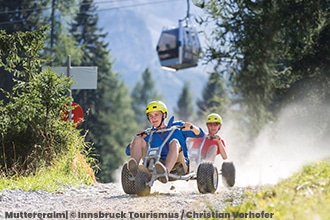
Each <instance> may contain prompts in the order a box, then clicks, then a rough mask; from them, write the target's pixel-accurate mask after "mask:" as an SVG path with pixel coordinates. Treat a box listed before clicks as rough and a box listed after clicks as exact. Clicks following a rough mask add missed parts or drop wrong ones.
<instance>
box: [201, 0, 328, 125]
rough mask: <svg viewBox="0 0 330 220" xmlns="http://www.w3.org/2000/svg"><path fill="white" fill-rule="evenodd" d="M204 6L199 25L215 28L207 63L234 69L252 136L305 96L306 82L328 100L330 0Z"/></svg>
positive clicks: (232, 76) (232, 79)
mask: <svg viewBox="0 0 330 220" xmlns="http://www.w3.org/2000/svg"><path fill="white" fill-rule="evenodd" d="M203 7H204V8H205V10H206V11H207V12H208V15H209V17H208V20H207V21H206V20H202V19H201V23H204V24H206V23H208V22H210V21H211V23H212V24H215V26H216V28H215V29H214V30H213V31H212V36H213V38H212V43H211V44H210V45H212V46H210V47H209V49H208V50H207V53H206V58H207V59H208V60H209V61H210V60H213V61H215V62H216V63H217V64H218V67H220V68H221V67H222V66H224V65H225V66H227V64H228V66H229V67H230V68H228V70H229V74H230V78H229V79H230V82H231V85H232V87H233V89H234V92H235V94H236V97H238V98H236V100H235V101H236V102H237V103H239V104H240V106H241V110H245V111H246V115H248V116H249V121H250V124H251V125H254V128H253V129H251V130H252V131H258V129H259V128H260V127H261V126H262V125H263V124H264V123H265V122H266V121H268V120H269V119H270V118H271V116H272V114H274V113H276V112H277V111H278V109H279V107H280V106H281V104H282V103H283V102H285V100H292V99H294V97H296V94H295V95H293V94H294V93H295V92H294V91H296V89H297V87H300V88H301V91H304V92H306V90H303V89H302V87H304V85H305V83H302V81H304V80H307V79H313V81H314V82H315V83H316V82H317V83H318V84H319V89H320V88H321V89H320V90H319V91H321V93H320V94H319V95H320V96H321V97H329V95H328V94H329V92H328V91H329V90H328V89H327V88H329V73H328V71H327V69H328V68H329V57H330V55H329V41H330V40H329V39H330V38H329V37H328V36H329V21H330V20H329V0H323V1H317V2H315V1H284V0H282V1H226V0H223V1H215V0H211V1H209V2H207V3H205V4H204V5H203ZM213 45H218V46H213ZM314 85H315V84H314Z"/></svg>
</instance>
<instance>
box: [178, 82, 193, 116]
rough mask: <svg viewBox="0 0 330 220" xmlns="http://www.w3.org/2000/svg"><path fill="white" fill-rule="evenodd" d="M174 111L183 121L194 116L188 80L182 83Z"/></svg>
mask: <svg viewBox="0 0 330 220" xmlns="http://www.w3.org/2000/svg"><path fill="white" fill-rule="evenodd" d="M174 113H175V115H176V116H177V117H178V118H179V119H180V120H184V121H190V120H191V119H192V117H193V116H194V105H193V100H192V94H191V92H190V84H189V82H185V83H184V85H183V88H182V91H181V94H180V96H179V99H178V102H177V108H176V109H174Z"/></svg>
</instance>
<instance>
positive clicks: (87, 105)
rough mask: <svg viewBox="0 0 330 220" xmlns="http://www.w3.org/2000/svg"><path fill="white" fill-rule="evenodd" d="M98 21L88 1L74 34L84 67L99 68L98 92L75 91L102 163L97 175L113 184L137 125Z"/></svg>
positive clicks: (72, 29) (82, 8)
mask: <svg viewBox="0 0 330 220" xmlns="http://www.w3.org/2000/svg"><path fill="white" fill-rule="evenodd" d="M97 22H98V16H97V14H96V7H95V5H94V3H93V1H92V0H84V1H83V2H82V3H81V5H80V10H79V13H78V14H77V16H76V18H75V19H74V22H73V24H72V27H71V31H70V32H71V33H72V34H73V36H74V38H75V41H76V44H77V46H79V47H81V48H82V51H84V54H83V58H82V59H81V61H80V65H82V66H97V67H98V79H97V89H96V90H77V91H73V97H74V99H75V101H76V102H78V103H79V104H80V105H81V106H82V107H83V109H85V110H87V112H88V115H87V117H86V121H85V122H84V123H83V124H82V127H83V129H84V130H86V131H88V134H87V137H86V140H87V141H90V142H92V143H93V144H94V148H95V153H96V155H97V158H98V160H99V162H100V172H99V173H98V175H97V176H98V178H99V180H100V181H101V182H110V181H113V180H114V176H113V174H114V171H115V170H116V169H117V168H118V167H119V166H120V165H121V164H122V162H123V159H124V152H125V147H126V145H127V144H128V143H129V141H130V140H131V138H132V134H133V133H134V132H135V131H136V129H137V126H136V124H135V122H134V115H133V111H132V110H131V107H130V106H131V102H130V99H129V98H128V91H127V89H126V87H125V85H124V83H123V82H122V81H120V80H119V75H118V74H117V73H115V72H113V71H112V70H111V69H112V63H111V62H110V53H109V51H108V50H107V49H106V47H107V45H106V44H105V43H104V38H105V36H106V35H105V34H103V33H102V31H101V29H99V28H98V27H97Z"/></svg>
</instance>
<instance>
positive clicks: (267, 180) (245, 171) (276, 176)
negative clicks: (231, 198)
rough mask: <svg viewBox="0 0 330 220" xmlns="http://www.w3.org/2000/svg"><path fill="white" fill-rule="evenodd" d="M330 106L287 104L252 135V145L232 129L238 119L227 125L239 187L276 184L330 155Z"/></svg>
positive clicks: (228, 142) (228, 139)
mask: <svg viewBox="0 0 330 220" xmlns="http://www.w3.org/2000/svg"><path fill="white" fill-rule="evenodd" d="M329 107H330V106H329V105H314V104H308V103H306V102H298V103H292V104H289V105H287V106H286V107H285V108H283V109H282V110H281V111H280V113H279V115H278V118H277V120H276V121H274V122H272V123H269V124H267V125H266V126H265V127H264V128H263V129H262V131H261V132H260V133H259V135H258V136H257V137H255V138H254V139H253V137H252V143H253V144H252V146H250V147H246V146H244V143H242V142H240V140H239V139H238V138H237V137H239V135H236V136H235V134H237V132H235V131H233V130H231V127H234V126H232V125H231V123H235V122H234V121H232V122H229V123H228V126H227V125H225V126H224V130H223V131H221V132H222V136H224V137H225V138H226V141H227V145H228V149H229V151H230V160H232V161H234V163H235V166H236V186H254V185H266V184H276V183H277V182H279V181H280V180H283V179H285V178H288V177H290V176H291V175H292V174H293V173H294V172H297V171H299V169H301V168H302V166H303V165H305V164H307V163H310V162H313V161H316V160H320V159H324V158H328V157H330V147H329V141H330V137H329V134H328V133H327V132H329V124H330V117H329V116H330V114H329V109H330V108H329ZM217 163H221V161H217Z"/></svg>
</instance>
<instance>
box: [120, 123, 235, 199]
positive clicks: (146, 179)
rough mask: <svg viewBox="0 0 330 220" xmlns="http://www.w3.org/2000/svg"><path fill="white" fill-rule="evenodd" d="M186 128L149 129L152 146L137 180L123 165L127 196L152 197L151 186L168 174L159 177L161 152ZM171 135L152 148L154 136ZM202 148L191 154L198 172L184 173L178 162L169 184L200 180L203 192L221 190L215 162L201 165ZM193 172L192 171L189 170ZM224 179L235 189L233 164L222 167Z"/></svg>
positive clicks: (147, 152)
mask: <svg viewBox="0 0 330 220" xmlns="http://www.w3.org/2000/svg"><path fill="white" fill-rule="evenodd" d="M182 128H183V127H182V126H178V125H172V126H171V127H169V128H165V129H160V130H147V131H146V132H147V133H149V134H150V138H149V143H148V145H147V150H146V155H145V157H144V159H143V162H142V165H139V172H138V173H137V175H136V176H135V177H134V176H132V175H131V173H130V172H129V170H128V168H127V162H126V163H125V164H124V165H123V167H122V171H121V183H122V188H123V190H124V192H125V193H126V194H137V195H139V196H147V195H149V194H150V190H151V187H152V186H153V184H154V182H155V181H156V180H157V179H158V178H159V177H162V176H164V175H165V174H158V173H157V172H156V169H155V163H156V162H158V161H161V156H160V155H161V152H162V149H163V147H164V146H165V144H166V142H167V141H168V140H169V138H170V137H171V136H172V135H173V133H174V131H175V130H177V129H182ZM163 132H168V135H167V137H166V138H165V139H164V141H163V143H162V144H161V145H160V146H158V147H151V146H150V140H151V139H152V135H154V134H156V133H163ZM202 147H203V145H201V147H200V149H198V151H196V150H194V151H190V157H191V159H190V161H191V163H193V164H196V165H197V167H198V168H197V173H196V172H195V171H194V170H192V169H191V171H190V172H188V173H184V170H183V169H182V165H181V167H180V163H177V164H176V165H175V166H174V168H173V169H172V171H171V172H170V173H169V174H168V179H169V181H175V180H186V181H188V180H197V187H198V190H199V192H200V193H214V192H215V191H216V190H217V187H218V176H219V173H218V170H217V168H216V166H215V165H214V164H213V163H211V162H201V156H200V155H201V154H200V152H201V149H202ZM189 169H190V168H189ZM221 171H222V180H223V183H224V185H225V186H230V187H231V186H233V185H234V184H235V167H234V164H233V163H231V162H224V163H223V164H222V169H221Z"/></svg>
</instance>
